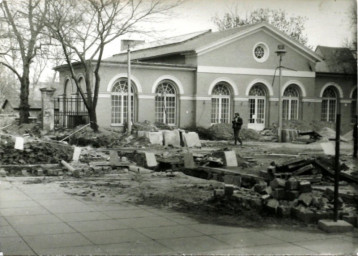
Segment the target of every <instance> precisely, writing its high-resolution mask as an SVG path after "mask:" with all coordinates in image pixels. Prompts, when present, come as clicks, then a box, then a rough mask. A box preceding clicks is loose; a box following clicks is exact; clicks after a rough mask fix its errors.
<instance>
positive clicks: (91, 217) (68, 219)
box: [56, 212, 111, 222]
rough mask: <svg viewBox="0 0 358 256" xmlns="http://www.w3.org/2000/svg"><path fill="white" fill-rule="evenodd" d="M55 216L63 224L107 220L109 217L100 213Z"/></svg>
mask: <svg viewBox="0 0 358 256" xmlns="http://www.w3.org/2000/svg"><path fill="white" fill-rule="evenodd" d="M56 216H57V217H59V218H60V219H61V220H63V221H65V222H71V221H72V222H73V221H87V220H108V219H110V218H111V217H108V216H107V215H104V214H103V213H101V212H81V213H80V214H78V212H75V213H73V212H71V213H56Z"/></svg>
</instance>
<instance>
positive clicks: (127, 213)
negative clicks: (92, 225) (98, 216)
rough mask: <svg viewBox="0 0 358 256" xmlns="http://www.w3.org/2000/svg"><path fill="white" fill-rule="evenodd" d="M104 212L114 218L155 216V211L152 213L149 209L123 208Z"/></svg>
mask: <svg viewBox="0 0 358 256" xmlns="http://www.w3.org/2000/svg"><path fill="white" fill-rule="evenodd" d="M103 214H105V215H107V216H109V217H111V218H114V219H131V218H141V217H149V216H155V215H154V214H153V213H151V212H149V211H145V210H142V209H138V210H136V209H135V210H121V211H104V212H103Z"/></svg>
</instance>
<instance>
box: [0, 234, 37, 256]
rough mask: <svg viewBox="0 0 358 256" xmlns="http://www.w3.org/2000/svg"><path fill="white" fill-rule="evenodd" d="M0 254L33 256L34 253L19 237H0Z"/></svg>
mask: <svg viewBox="0 0 358 256" xmlns="http://www.w3.org/2000/svg"><path fill="white" fill-rule="evenodd" d="M0 252H3V253H4V255H35V253H34V251H33V250H32V249H31V248H30V247H29V246H28V245H27V244H26V243H25V241H24V240H23V239H22V238H20V237H2V238H1V239H0Z"/></svg>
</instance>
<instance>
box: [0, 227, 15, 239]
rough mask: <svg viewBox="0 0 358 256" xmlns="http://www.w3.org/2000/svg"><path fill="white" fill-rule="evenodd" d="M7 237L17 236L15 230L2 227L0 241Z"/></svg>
mask: <svg viewBox="0 0 358 256" xmlns="http://www.w3.org/2000/svg"><path fill="white" fill-rule="evenodd" d="M9 236H19V235H18V234H17V233H16V231H15V229H13V228H12V227H11V226H3V227H1V228H0V240H1V238H2V237H9Z"/></svg>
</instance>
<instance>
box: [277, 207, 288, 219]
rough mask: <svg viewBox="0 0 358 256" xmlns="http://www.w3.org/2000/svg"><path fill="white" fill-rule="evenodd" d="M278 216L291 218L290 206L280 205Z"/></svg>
mask: <svg viewBox="0 0 358 256" xmlns="http://www.w3.org/2000/svg"><path fill="white" fill-rule="evenodd" d="M277 215H278V216H280V217H289V216H291V207H290V206H288V205H279V206H278V207H277Z"/></svg>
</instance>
